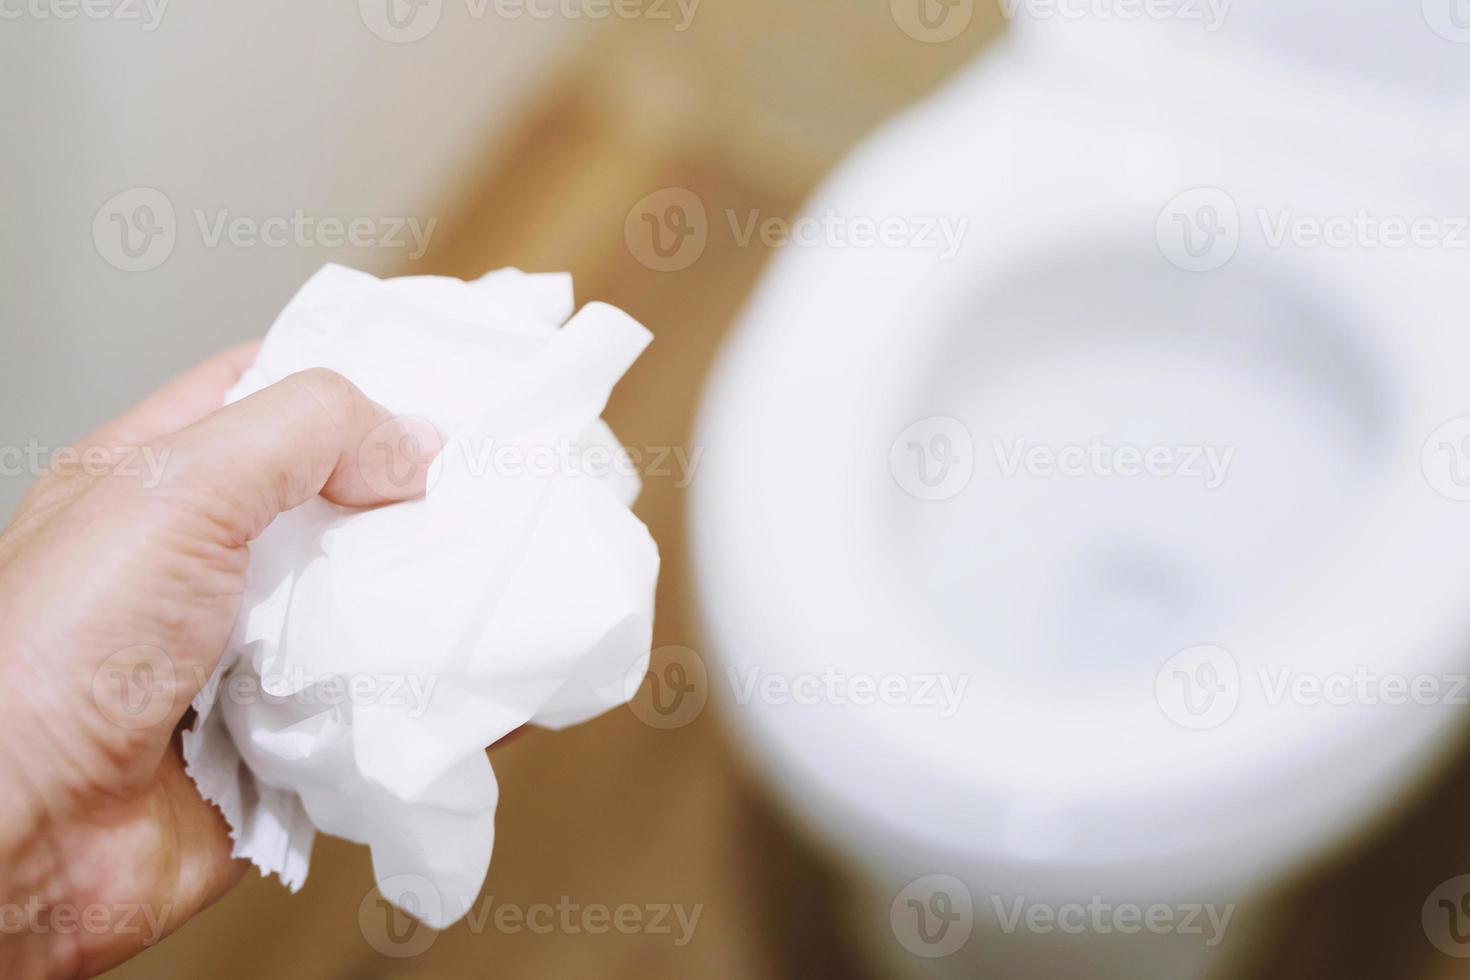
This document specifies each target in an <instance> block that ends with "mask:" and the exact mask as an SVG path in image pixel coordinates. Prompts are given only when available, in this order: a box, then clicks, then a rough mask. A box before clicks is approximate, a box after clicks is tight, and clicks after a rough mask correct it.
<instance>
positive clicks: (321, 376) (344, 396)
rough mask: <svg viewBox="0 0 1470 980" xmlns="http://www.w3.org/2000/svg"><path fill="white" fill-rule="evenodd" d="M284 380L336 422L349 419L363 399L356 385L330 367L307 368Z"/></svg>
mask: <svg viewBox="0 0 1470 980" xmlns="http://www.w3.org/2000/svg"><path fill="white" fill-rule="evenodd" d="M286 382H287V383H288V384H291V385H293V386H295V387H296V388H297V389H298V390H300V391H301V392H303V393H304V394H305V395H306V396H307V397H309V398H311V399H312V400H313V401H314V402H316V404H317V405H318V406H319V407H320V408H321V409H322V410H323V411H325V412H326V413H327V415H328V416H330V417H331V419H332V420H333V421H335V422H338V423H341V422H344V421H346V420H348V419H350V418H351V417H352V415H353V413H354V411H355V410H356V408H357V405H358V404H359V403H360V402H361V401H362V399H363V395H362V392H360V391H359V390H358V388H357V385H355V384H353V383H352V382H351V381H348V380H347V378H345V377H344V376H342V375H341V374H338V373H337V372H336V371H333V370H332V369H330V368H323V367H314V368H307V369H306V370H304V371H298V372H296V373H295V374H293V375H291V376H289V377H288V378H287V379H286Z"/></svg>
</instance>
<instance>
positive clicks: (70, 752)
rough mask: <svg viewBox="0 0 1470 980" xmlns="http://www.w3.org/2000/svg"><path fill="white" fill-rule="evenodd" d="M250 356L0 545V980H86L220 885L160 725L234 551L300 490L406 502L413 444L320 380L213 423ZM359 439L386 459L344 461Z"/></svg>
mask: <svg viewBox="0 0 1470 980" xmlns="http://www.w3.org/2000/svg"><path fill="white" fill-rule="evenodd" d="M255 351H256V345H254V344H251V345H246V346H244V347H240V348H236V349H235V350H232V351H229V352H227V353H225V354H222V355H220V356H218V357H216V358H215V359H213V360H211V361H209V362H207V363H205V364H203V365H200V366H199V367H197V368H195V369H194V370H193V371H191V372H189V373H188V374H186V375H184V376H182V377H180V378H179V379H177V380H175V381H174V382H172V383H171V384H170V385H168V386H167V387H165V388H164V389H162V390H161V391H159V392H158V393H157V394H155V395H154V396H152V397H151V398H149V399H148V400H146V401H144V402H143V403H141V404H140V405H138V406H136V407H135V408H133V409H131V410H130V411H129V412H128V413H127V414H125V415H124V416H123V417H122V418H119V419H118V420H116V421H114V422H112V423H111V424H109V425H107V426H105V427H103V428H102V429H100V430H99V431H97V432H96V433H94V434H93V435H91V436H90V437H88V438H87V439H86V440H83V442H82V443H80V444H78V446H77V447H76V448H77V452H76V453H75V454H71V455H70V458H71V459H72V460H73V462H74V463H75V464H77V465H72V466H70V467H64V468H63V467H57V468H55V471H54V472H52V473H51V474H48V475H47V476H45V477H44V478H42V479H41V480H40V481H39V482H38V483H37V484H36V486H35V487H34V488H32V490H31V492H30V493H29V494H28V495H27V496H26V498H25V499H24V501H22V503H21V505H20V507H19V508H18V510H17V512H16V514H15V516H14V519H13V520H12V522H11V524H10V526H9V527H7V528H6V529H5V530H4V532H3V533H0V780H3V781H4V783H3V784H4V785H5V786H6V787H7V792H5V793H4V794H0V975H4V976H6V977H64V976H77V975H82V976H86V975H91V974H95V973H98V972H100V971H102V970H105V969H107V968H108V967H110V966H112V965H114V964H116V963H118V962H120V961H122V960H124V959H126V958H127V957H129V956H132V955H133V954H135V953H137V952H139V951H140V950H141V949H143V948H144V947H146V946H148V945H151V943H153V942H156V941H157V939H158V938H160V937H161V936H162V935H164V934H167V933H168V932H171V931H172V930H174V929H176V928H178V927H179V926H180V925H182V924H183V923H184V922H185V921H186V920H187V919H188V918H189V917H191V916H192V915H194V914H195V913H196V912H198V911H199V910H201V909H203V908H204V907H206V906H208V905H209V904H210V903H211V902H213V901H214V900H215V899H217V898H219V897H220V896H221V895H222V894H224V892H225V891H226V890H228V889H229V887H230V886H231V885H233V884H234V883H235V882H236V881H237V880H238V878H239V876H240V874H241V873H242V871H243V868H244V865H243V862H240V861H236V860H233V859H232V858H231V857H230V838H229V833H228V829H227V827H226V825H225V823H224V820H223V818H222V817H221V815H220V813H219V811H218V810H216V809H215V808H214V807H213V806H212V805H210V804H208V803H206V802H205V801H204V800H203V799H202V798H201V797H200V796H199V793H198V791H197V790H196V789H195V787H194V784H193V782H192V781H191V780H190V779H189V777H188V776H187V775H186V774H185V772H184V768H183V762H182V759H181V757H180V755H179V748H178V739H177V731H176V730H177V728H178V726H179V723H180V721H181V719H183V717H184V714H185V712H186V711H187V709H188V707H189V703H190V701H191V700H192V699H193V697H194V695H195V694H197V693H198V691H199V689H200V687H201V686H202V685H203V683H204V682H205V681H206V680H208V678H209V676H210V674H211V672H212V671H213V669H214V666H215V664H216V663H217V661H218V660H219V658H220V655H221V654H222V653H223V651H224V648H225V645H226V643H227V642H228V640H229V638H230V634H231V632H232V630H233V628H234V624H235V620H236V617H237V616H238V614H239V612H240V603H241V596H242V594H243V591H244V586H245V571H246V567H247V565H248V562H249V557H250V554H249V550H248V549H247V544H248V543H249V542H250V541H251V540H252V539H253V538H254V537H256V536H257V535H258V534H260V533H261V531H263V530H264V529H265V528H266V526H267V525H269V524H270V522H271V521H272V520H273V519H274V518H275V517H276V515H277V514H279V513H281V512H282V511H285V510H289V509H291V508H293V507H295V506H297V505H299V504H301V503H303V502H305V501H306V500H308V499H310V498H311V497H313V496H314V495H316V494H318V493H320V494H322V495H323V496H325V497H327V498H328V499H330V500H333V501H335V502H337V503H340V504H345V505H352V506H371V505H377V504H383V503H388V502H391V501H392V500H395V499H407V498H409V497H414V496H418V495H420V494H422V493H423V491H424V485H425V480H426V476H427V470H428V465H429V460H428V459H425V458H423V457H422V456H420V455H418V454H415V453H408V452H406V451H405V450H406V449H407V447H410V446H416V445H417V443H416V442H414V441H413V439H412V438H411V437H412V435H414V433H411V432H409V431H408V430H407V429H405V428H403V427H402V425H401V423H400V422H398V421H396V420H394V418H393V417H392V415H391V413H389V412H388V411H387V410H385V409H384V408H382V407H381V406H379V405H376V404H375V403H373V402H371V401H369V400H368V399H367V398H366V397H365V396H364V395H363V394H362V393H361V392H360V391H358V390H357V388H355V387H354V386H353V385H352V384H351V383H349V382H347V381H346V380H345V379H343V378H342V377H340V376H339V375H335V374H333V373H331V372H329V371H323V370H313V371H306V372H302V373H300V374H296V375H293V376H291V377H289V378H287V379H285V380H284V381H281V382H280V383H279V384H276V385H272V386H271V387H269V388H266V389H264V390H262V391H259V392H257V393H256V394H254V395H252V396H250V397H248V398H245V399H242V400H241V401H239V402H237V403H235V404H233V405H230V406H228V407H225V408H220V407H219V406H220V404H221V402H222V401H223V396H224V392H225V391H226V390H227V389H228V388H229V387H230V386H231V385H233V384H234V383H235V381H236V380H238V378H239V376H240V374H241V372H242V371H243V370H244V369H245V367H246V366H247V365H248V364H249V363H250V362H251V361H252V360H253V358H254V356H255ZM370 434H371V435H372V436H373V445H375V446H384V445H386V446H388V447H389V450H388V452H386V453H373V454H370V453H364V452H361V451H360V450H361V449H362V447H363V446H364V445H365V440H367V439H368V437H369V435H370ZM83 462H85V465H81V463H83ZM405 474H407V475H408V476H407V478H406V479H405ZM385 494H391V496H389V495H385Z"/></svg>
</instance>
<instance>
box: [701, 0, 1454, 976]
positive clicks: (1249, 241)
mask: <svg viewBox="0 0 1470 980" xmlns="http://www.w3.org/2000/svg"><path fill="white" fill-rule="evenodd" d="M1347 6H1348V9H1347V10H1346V11H1344V10H1343V9H1342V7H1341V5H1339V6H1337V7H1334V8H1333V10H1334V11H1335V13H1334V14H1333V16H1332V19H1327V18H1326V17H1325V16H1322V17H1319V16H1318V15H1319V14H1323V13H1324V11H1325V9H1326V8H1324V7H1321V6H1319V5H1314V4H1305V3H1304V4H1298V5H1280V4H1278V5H1277V7H1276V8H1275V9H1273V8H1272V7H1271V6H1270V5H1269V4H1266V3H1253V4H1246V3H1244V2H1239V3H1237V4H1236V5H1235V7H1234V9H1233V10H1232V11H1231V14H1230V19H1229V20H1228V21H1227V23H1226V25H1225V26H1224V27H1223V28H1222V29H1221V30H1219V31H1218V32H1212V33H1209V34H1204V33H1199V32H1196V34H1194V35H1190V34H1189V31H1188V25H1181V24H1150V23H1137V24H1133V23H1130V24H1122V23H1096V22H1090V21H1076V22H1074V21H1065V22H1060V21H1058V22H1026V23H1020V24H1018V25H1017V27H1018V30H1016V31H1015V32H1014V33H1013V35H1012V36H1011V37H1009V38H1008V39H1007V40H1006V41H1005V42H1003V43H1002V44H1001V45H1000V46H999V47H998V49H997V50H994V51H992V52H991V53H989V54H988V55H987V56H986V57H984V58H983V59H982V60H981V61H980V62H978V63H977V64H976V65H975V66H973V67H972V68H971V69H970V70H969V71H967V72H966V73H965V74H964V75H962V76H961V77H959V78H957V79H956V80H955V81H954V82H953V83H952V84H951V85H950V86H949V87H948V88H947V89H946V90H944V91H942V92H941V93H939V94H938V95H936V96H935V97H933V98H932V99H931V100H930V101H928V102H927V103H925V104H923V105H921V106H919V107H917V108H915V109H913V110H912V111H910V112H909V113H908V114H907V115H905V116H904V117H902V118H900V119H898V120H897V121H895V122H893V123H891V124H890V125H889V126H887V127H886V128H885V129H884V130H883V131H881V132H879V133H878V134H877V135H875V136H874V137H873V138H871V139H870V140H869V141H868V142H867V143H866V144H865V145H864V146H863V147H861V148H860V149H859V150H858V151H857V152H856V153H855V154H854V155H853V156H852V157H851V159H849V160H848V161H847V163H845V164H844V165H843V166H842V167H841V168H840V169H839V170H838V171H837V172H836V173H834V174H833V175H832V176H831V178H830V179H829V181H828V183H827V184H826V186H825V187H824V188H823V189H822V190H821V191H820V192H819V194H818V195H817V197H816V198H815V199H814V200H813V201H812V202H811V203H810V204H809V206H808V209H807V213H808V214H811V215H824V214H826V215H831V214H836V215H840V216H845V217H846V218H848V219H851V218H852V217H855V216H862V217H866V218H870V219H874V220H875V221H878V222H882V221H883V220H888V219H891V220H893V221H895V222H898V224H896V225H895V227H896V228H907V229H909V231H910V232H913V233H911V234H909V235H907V237H905V236H904V235H902V234H900V235H898V236H896V237H895V238H894V240H893V241H891V242H890V243H887V244H885V243H884V242H882V241H880V242H878V243H876V244H870V245H863V246H858V245H855V244H853V243H850V242H848V243H844V242H842V241H840V240H839V241H830V240H829V241H824V242H822V243H819V244H814V245H812V246H811V247H788V248H787V249H786V250H785V251H784V252H783V253H782V254H781V255H780V256H779V257H778V258H777V260H776V261H775V263H774V264H773V266H772V268H771V269H770V270H769V272H768V274H767V277H766V279H765V281H764V283H763V285H762V287H761V288H760V289H759V291H758V292H757V294H756V295H755V297H754V299H753V300H752V302H751V304H750V306H749V307H748V309H747V311H746V313H745V315H744V317H743V319H742V322H741V323H740V324H739V326H738V328H737V329H736V330H735V332H734V333H733V335H732V339H731V340H730V342H729V344H728V346H727V348H726V350H725V351H724V353H723V354H722V356H721V359H720V361H719V363H718V365H717V369H716V371H715V374H714V377H713V379H712V382H711V384H710V387H709V389H708V393H707V396H706V401H705V405H704V409H703V411H702V415H701V422H700V428H699V432H698V436H697V439H696V443H697V445H699V446H700V447H701V448H702V449H703V451H704V453H705V455H704V461H703V468H702V470H701V473H700V477H699V479H698V480H696V481H695V483H694V486H693V492H694V502H693V515H692V532H693V548H694V554H695V559H696V567H697V570H698V573H699V590H700V598H701V604H702V613H703V623H704V630H705V637H704V646H703V647H702V653H703V654H704V655H705V656H706V658H707V659H708V671H709V675H710V678H711V688H712V689H713V692H714V694H715V696H716V697H717V698H718V699H719V700H720V701H721V703H722V705H723V708H724V710H723V711H722V715H723V716H724V717H725V718H727V719H728V722H729V725H730V726H731V727H732V729H733V731H734V733H735V735H736V737H737V740H738V742H739V743H740V744H741V745H742V746H743V747H744V749H745V750H746V751H747V753H748V754H749V756H750V757H751V759H752V760H753V763H754V766H755V768H756V769H757V770H758V771H760V772H761V773H762V774H763V775H764V777H765V779H766V781H767V782H768V784H769V785H770V786H771V787H772V788H773V790H774V791H775V793H776V796H777V797H778V798H779V799H780V800H781V801H782V802H783V803H784V804H785V805H786V806H787V807H789V808H790V810H791V811H792V812H793V813H794V814H795V815H796V817H797V819H798V820H799V821H801V822H802V823H803V824H804V825H805V826H806V827H808V828H809V830H810V832H811V833H812V835H813V836H814V838H815V839H817V840H819V841H820V842H822V844H823V845H824V846H826V847H827V848H829V849H830V851H831V852H832V853H833V854H834V855H835V857H836V859H837V861H838V863H839V864H840V865H841V866H842V867H843V868H845V869H846V873H847V874H848V875H849V876H850V879H851V881H852V882H853V888H852V890H851V891H852V895H853V896H854V897H853V908H852V910H851V915H852V921H854V922H855V923H857V924H858V927H859V931H860V932H861V933H862V934H863V935H865V936H866V937H867V938H868V940H869V941H870V945H871V953H872V955H873V956H874V957H875V958H876V959H878V960H879V961H880V962H882V963H883V964H884V965H885V968H886V969H888V970H890V971H891V972H893V973H895V974H899V975H913V976H968V975H976V974H975V971H976V970H981V971H984V970H986V969H990V970H996V971H1000V972H995V973H984V972H982V973H981V974H980V975H998V976H1023V975H1024V976H1028V977H1041V978H1061V977H1068V978H1070V977H1110V976H1128V977H1130V978H1137V977H1152V976H1157V977H1161V978H1165V977H1167V978H1171V980H1178V978H1182V977H1192V976H1208V975H1212V974H1213V973H1215V972H1217V971H1221V970H1227V971H1228V970H1229V969H1230V966H1231V964H1232V962H1237V957H1241V956H1244V955H1247V954H1248V953H1249V951H1251V950H1252V949H1254V948H1255V945H1256V943H1257V941H1258V939H1259V937H1260V935H1261V934H1262V932H1261V931H1262V930H1263V929H1265V928H1266V926H1267V924H1268V922H1269V920H1270V914H1269V909H1270V906H1271V901H1272V894H1273V890H1274V889H1275V888H1276V886H1277V885H1278V884H1279V883H1280V882H1282V881H1284V880H1286V879H1288V878H1289V877H1290V876H1291V875H1293V874H1295V873H1297V872H1299V871H1301V870H1302V869H1304V868H1306V867H1309V866H1310V865H1311V864H1312V862H1314V861H1317V860H1319V859H1321V858H1322V857H1324V856H1325V855H1327V854H1329V853H1331V852H1332V851H1333V850H1334V849H1337V848H1340V847H1341V846H1343V845H1344V844H1346V843H1348V842H1350V841H1351V840H1353V839H1355V838H1356V837H1359V836H1361V835H1362V834H1364V833H1365V832H1367V831H1368V830H1370V829H1371V828H1372V827H1373V826H1374V824H1375V823H1377V822H1379V821H1381V820H1382V819H1383V818H1384V817H1385V816H1386V815H1388V814H1389V813H1391V812H1392V809H1393V807H1394V805H1395V804H1396V803H1398V802H1400V801H1403V800H1404V799H1406V798H1407V796H1408V795H1409V794H1410V792H1411V791H1412V790H1413V789H1414V788H1415V787H1416V786H1418V785H1421V784H1422V783H1424V782H1425V781H1426V780H1428V779H1429V778H1431V777H1432V776H1433V775H1434V774H1435V772H1436V765H1437V763H1439V762H1440V761H1441V760H1442V759H1443V757H1444V754H1445V752H1446V751H1447V750H1448V748H1449V747H1450V746H1451V745H1452V744H1453V742H1454V740H1455V739H1456V737H1457V736H1459V735H1460V734H1461V733H1462V732H1463V731H1464V730H1465V727H1466V725H1467V722H1470V717H1467V708H1466V707H1465V706H1464V704H1463V703H1462V702H1463V697H1464V696H1465V695H1466V694H1467V693H1470V692H1464V691H1461V692H1459V695H1460V696H1456V695H1455V690H1454V689H1455V687H1456V685H1457V683H1458V681H1459V679H1460V678H1462V677H1463V676H1464V675H1465V674H1466V672H1467V670H1470V546H1467V545H1470V372H1467V370H1466V365H1467V364H1470V322H1467V321H1470V308H1467V302H1466V292H1465V288H1466V283H1467V281H1470V278H1467V273H1470V232H1463V231H1462V230H1458V231H1457V225H1458V216H1464V215H1470V186H1467V185H1466V184H1465V182H1464V181H1463V178H1462V175H1463V174H1464V173H1465V172H1466V167H1467V165H1470V141H1467V140H1466V138H1465V135H1464V134H1465V133H1466V132H1467V128H1466V127H1465V126H1464V123H1465V121H1466V119H1467V113H1466V112H1465V111H1464V110H1465V107H1466V106H1467V105H1470V102H1467V101H1466V100H1465V99H1464V98H1463V97H1462V96H1463V94H1464V93H1466V92H1470V58H1467V57H1466V56H1467V55H1470V50H1467V49H1466V48H1465V47H1464V46H1463V45H1457V44H1456V43H1455V42H1454V41H1453V40H1450V39H1447V38H1446V37H1444V36H1443V34H1442V33H1439V32H1437V31H1436V29H1435V28H1434V27H1433V25H1432V24H1430V23H1429V17H1428V14H1423V15H1422V16H1421V11H1419V10H1416V9H1413V8H1412V7H1406V8H1405V10H1406V11H1407V14H1404V13H1402V12H1396V13H1390V12H1384V11H1379V10H1376V9H1370V5H1368V4H1366V3H1360V4H1349V5H1347ZM1404 16H1409V17H1412V18H1414V20H1413V23H1412V24H1409V23H1406V22H1404V21H1403V17H1404ZM1380 20H1381V21H1383V23H1381V24H1380V23H1378V21H1380ZM1309 29H1315V30H1316V31H1317V33H1316V34H1315V35H1312V34H1310V30H1309ZM1416 31H1418V32H1422V36H1421V34H1419V33H1415V32H1416ZM1334 32H1335V33H1334ZM1324 35H1325V36H1324ZM1304 36H1309V37H1311V38H1312V42H1311V43H1310V44H1307V43H1305V42H1302V43H1300V44H1299V45H1298V46H1297V47H1292V44H1293V43H1294V39H1296V38H1299V37H1304ZM1385 38H1389V39H1402V44H1401V45H1400V47H1399V48H1398V49H1396V50H1390V51H1385V49H1386V48H1393V44H1392V43H1387V42H1385V40H1384V39H1385ZM1263 39H1268V40H1263ZM1354 39H1359V40H1362V39H1373V40H1372V43H1368V42H1367V41H1366V40H1365V41H1364V43H1363V44H1362V45H1360V46H1359V47H1356V48H1355V47H1354V44H1355V40H1354ZM1395 43H1397V42H1395ZM1319 51H1320V52H1326V53H1325V54H1323V55H1320V56H1319V54H1318V52H1319ZM1355 53H1363V54H1364V57H1363V58H1362V59H1360V60H1355V57H1356V54H1355ZM1393 55H1396V56H1397V60H1395V57H1393ZM1447 92H1452V93H1455V95H1454V97H1453V98H1452V97H1450V96H1448V95H1446V93H1447ZM931 221H948V222H950V227H963V235H962V237H961V240H960V245H959V247H958V250H957V251H956V252H955V253H954V254H953V255H947V254H945V253H944V251H943V250H942V249H939V248H929V247H923V246H922V245H919V244H916V243H918V242H919V241H920V238H919V236H918V234H917V232H916V229H919V228H921V227H923V226H924V225H925V224H926V223H929V222H931ZM1416 221H1418V222H1419V224H1418V225H1417V227H1418V228H1419V230H1420V231H1421V232H1422V234H1418V235H1417V237H1416V241H1417V242H1418V244H1414V243H1412V242H1411V243H1410V244H1407V245H1395V244H1393V242H1394V241H1397V237H1396V236H1397V230H1398V229H1399V227H1400V226H1401V225H1402V226H1403V227H1405V228H1407V229H1410V234H1411V235H1412V234H1414V233H1413V231H1412V229H1413V228H1415V227H1416V226H1415V222H1416ZM905 222H906V224H905ZM1390 229H1392V230H1393V231H1392V232H1390ZM1462 233H1463V235H1464V246H1465V247H1462V246H1460V245H1457V244H1455V242H1456V241H1458V238H1457V236H1458V235H1460V234H1462ZM900 239H902V240H900ZM1390 239H1392V240H1390ZM764 676H777V677H781V678H783V679H784V680H785V681H787V682H788V687H791V688H792V689H794V686H793V685H792V684H791V682H792V681H793V680H794V679H796V678H808V677H814V678H827V679H828V680H827V681H826V682H824V683H823V684H822V685H820V686H818V685H817V684H816V683H815V682H813V690H819V691H820V692H821V693H820V694H819V695H818V696H815V697H812V698H809V699H806V700H804V701H802V702H800V703H797V702H795V701H794V700H793V699H792V698H790V697H782V698H774V697H764V696H762V695H761V694H760V693H758V692H759V691H760V690H761V688H759V687H758V686H757V685H755V684H753V683H752V681H753V680H756V679H759V678H760V677H764ZM1415 685H1417V687H1416V686H1415ZM742 692H743V693H742ZM752 692H757V693H752ZM859 692H862V694H861V696H860V695H859ZM1135 909H1137V910H1139V916H1138V917H1136V916H1135V915H1134V910H1135ZM1150 909H1157V910H1162V911H1159V912H1157V913H1156V914H1157V920H1156V921H1154V922H1153V923H1149V922H1147V921H1143V922H1142V924H1140V921H1141V920H1140V918H1139V917H1143V918H1144V919H1146V917H1147V916H1148V915H1149V914H1150V912H1149V910H1150ZM1037 910H1039V911H1037ZM1191 910H1193V913H1192V914H1193V915H1194V917H1195V918H1194V920H1193V923H1194V925H1195V926H1197V927H1198V928H1186V925H1185V923H1184V921H1183V920H1184V919H1185V918H1186V917H1187V916H1189V915H1191ZM1165 913H1167V915H1166V914H1165ZM1211 916H1213V923H1212V919H1211ZM1166 918H1167V919H1168V921H1167V922H1166V921H1164V920H1165V919H1166ZM1212 940H1213V941H1212Z"/></svg>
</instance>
